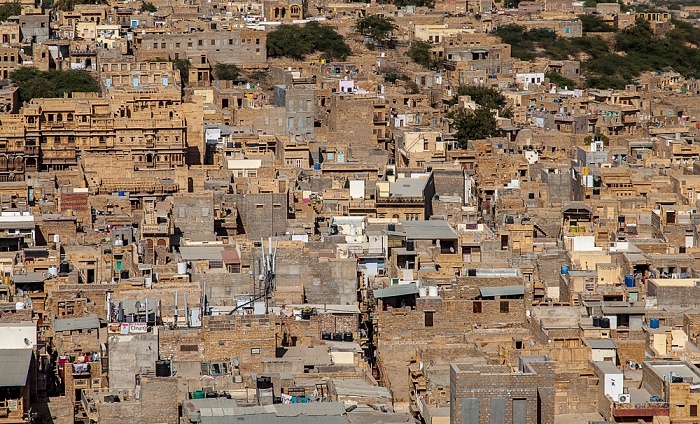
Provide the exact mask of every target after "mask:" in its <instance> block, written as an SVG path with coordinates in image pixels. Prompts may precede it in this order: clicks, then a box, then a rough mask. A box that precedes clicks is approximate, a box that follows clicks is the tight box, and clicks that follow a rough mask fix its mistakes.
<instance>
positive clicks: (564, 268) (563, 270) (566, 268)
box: [561, 265, 569, 275]
mask: <svg viewBox="0 0 700 424" xmlns="http://www.w3.org/2000/svg"><path fill="white" fill-rule="evenodd" d="M568 273H569V266H568V265H562V266H561V274H562V275H566V274H568Z"/></svg>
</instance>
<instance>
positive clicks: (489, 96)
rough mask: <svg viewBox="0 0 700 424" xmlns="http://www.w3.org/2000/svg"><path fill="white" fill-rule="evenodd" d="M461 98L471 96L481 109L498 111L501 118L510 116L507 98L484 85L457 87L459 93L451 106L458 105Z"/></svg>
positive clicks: (451, 101) (452, 100) (454, 97)
mask: <svg viewBox="0 0 700 424" xmlns="http://www.w3.org/2000/svg"><path fill="white" fill-rule="evenodd" d="M459 96H469V97H471V99H472V101H473V102H474V103H476V104H477V105H479V107H481V108H484V109H487V110H498V114H499V115H501V116H506V117H507V116H510V113H511V111H510V108H508V107H507V100H506V98H505V96H504V95H503V94H502V93H500V92H499V91H498V90H496V89H495V88H490V87H484V86H482V85H461V86H459V87H457V93H455V95H454V96H452V99H450V104H451V105H456V104H457V101H458V97H459Z"/></svg>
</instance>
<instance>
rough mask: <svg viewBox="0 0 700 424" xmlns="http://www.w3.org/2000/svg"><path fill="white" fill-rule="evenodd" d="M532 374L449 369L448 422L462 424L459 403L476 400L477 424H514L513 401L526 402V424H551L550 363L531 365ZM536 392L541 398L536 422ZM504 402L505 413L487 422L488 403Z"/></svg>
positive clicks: (497, 368) (499, 369) (480, 368)
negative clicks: (495, 400) (484, 423)
mask: <svg viewBox="0 0 700 424" xmlns="http://www.w3.org/2000/svg"><path fill="white" fill-rule="evenodd" d="M531 366H532V368H533V369H534V370H535V372H534V373H524V374H519V373H510V372H509V371H508V368H507V367H500V366H490V365H483V366H475V367H471V369H469V370H464V369H460V367H462V366H457V365H455V364H453V365H452V367H451V369H450V399H451V405H450V422H452V423H461V422H462V408H461V401H462V399H467V398H476V399H478V404H479V407H478V408H479V421H480V422H503V423H507V424H512V423H513V399H516V398H517V399H525V401H526V423H528V424H529V423H533V424H534V423H542V424H552V423H553V422H554V402H553V401H552V400H553V399H554V386H553V382H554V367H553V362H551V361H548V362H544V363H539V364H536V363H531ZM538 392H539V397H540V398H541V403H540V409H541V411H540V413H539V418H540V419H539V420H538ZM494 398H503V399H504V400H505V411H504V412H505V413H504V415H503V416H502V417H495V416H494V417H493V418H494V419H496V420H497V421H490V419H491V418H492V417H491V413H492V410H491V402H492V399H494Z"/></svg>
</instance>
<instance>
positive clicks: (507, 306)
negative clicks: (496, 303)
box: [501, 301, 510, 314]
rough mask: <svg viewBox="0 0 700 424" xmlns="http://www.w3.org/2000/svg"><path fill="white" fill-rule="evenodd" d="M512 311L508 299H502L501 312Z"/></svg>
mask: <svg viewBox="0 0 700 424" xmlns="http://www.w3.org/2000/svg"><path fill="white" fill-rule="evenodd" d="M508 312H510V303H509V302H507V301H501V313H502V314H507V313H508Z"/></svg>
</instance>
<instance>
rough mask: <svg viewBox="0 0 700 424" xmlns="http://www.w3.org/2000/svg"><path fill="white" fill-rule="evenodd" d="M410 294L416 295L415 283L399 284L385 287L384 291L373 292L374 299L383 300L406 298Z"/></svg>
mask: <svg viewBox="0 0 700 424" xmlns="http://www.w3.org/2000/svg"><path fill="white" fill-rule="evenodd" d="M412 294H418V287H416V283H410V284H399V285H395V286H390V287H387V288H385V289H376V290H374V298H375V299H383V298H385V297H398V296H408V295H412Z"/></svg>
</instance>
